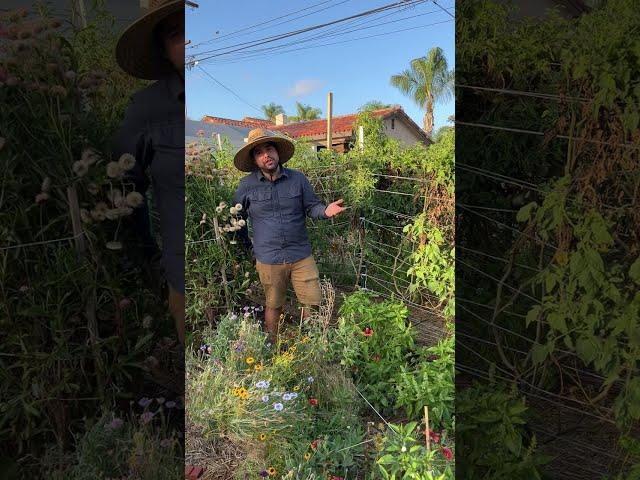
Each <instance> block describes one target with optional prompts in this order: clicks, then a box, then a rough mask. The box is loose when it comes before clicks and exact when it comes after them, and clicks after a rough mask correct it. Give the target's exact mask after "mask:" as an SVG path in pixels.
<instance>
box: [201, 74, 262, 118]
mask: <svg viewBox="0 0 640 480" xmlns="http://www.w3.org/2000/svg"><path fill="white" fill-rule="evenodd" d="M198 68H199V69H200V70H201V71H202V73H204V74H205V75H206V76H207V77H209V78H210V79H211V80H213V81H214V82H216V83H217V84H218V85H220V86H221V87H222V88H224V89H225V90H227V91H228V92H230V93H231V94H232V95H233V96H234V97H236V98H237V99H238V100H240V101H241V102H242V103H244V104H246V105H248V106H250V107H251V108H253V109H255V110H256V111H258V112H260V113H262V110H261V109H260V108H258V107H256V106H255V105H253V104H252V103H249V102H247V101H246V100H245V99H244V98H242V97H241V96H240V95H238V94H237V93H236V92H234V91H233V90H231V89H230V88H229V87H227V86H226V85H224V84H223V83H222V82H220V81H218V80H217V79H215V78H214V77H213V75H211V74H210V73H209V72H207V71H206V70H205V69H204V68H202V67H201V66H199V65H198Z"/></svg>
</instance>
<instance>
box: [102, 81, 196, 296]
mask: <svg viewBox="0 0 640 480" xmlns="http://www.w3.org/2000/svg"><path fill="white" fill-rule="evenodd" d="M123 153H131V154H132V155H134V156H135V157H136V165H135V166H134V168H133V169H132V170H130V171H129V172H128V176H127V178H126V179H125V180H127V181H130V182H133V183H134V184H135V187H136V190H137V191H139V192H140V193H142V194H144V193H145V192H146V190H147V188H148V187H149V183H151V184H152V185H153V198H154V201H155V204H156V210H157V212H158V216H159V220H160V222H159V223H160V238H161V240H162V266H163V268H164V271H165V276H166V278H167V282H168V283H169V285H171V286H172V287H173V288H174V289H175V290H177V291H179V292H182V293H184V221H185V214H184V81H183V80H182V78H181V76H180V75H179V74H178V73H177V72H175V73H171V74H169V75H167V76H166V77H164V78H162V79H160V80H158V81H157V82H155V83H153V84H151V85H150V86H148V87H146V88H144V89H142V90H140V91H139V92H137V93H135V94H134V95H133V97H132V99H131V102H130V103H129V106H128V107H127V110H126V112H125V117H124V120H123V122H122V124H121V126H120V130H119V132H118V133H117V135H116V138H115V145H114V154H115V155H116V156H115V160H117V159H118V156H119V155H121V154H123ZM149 177H150V178H149ZM149 180H151V182H150V181H149ZM132 220H133V221H134V222H135V223H134V225H135V228H136V230H137V231H138V234H139V235H140V236H141V237H142V239H143V242H144V244H145V247H146V252H147V255H149V253H150V252H153V250H156V251H157V246H156V245H155V240H153V238H152V237H151V234H150V222H149V212H148V207H147V205H146V203H145V204H144V206H143V207H140V208H136V209H134V214H133V218H132Z"/></svg>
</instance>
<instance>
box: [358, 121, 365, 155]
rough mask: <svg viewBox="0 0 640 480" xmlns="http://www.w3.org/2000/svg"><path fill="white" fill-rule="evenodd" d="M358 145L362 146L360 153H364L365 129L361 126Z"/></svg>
mask: <svg viewBox="0 0 640 480" xmlns="http://www.w3.org/2000/svg"><path fill="white" fill-rule="evenodd" d="M358 145H359V146H360V151H361V152H363V151H364V127H363V126H362V125H360V126H359V127H358Z"/></svg>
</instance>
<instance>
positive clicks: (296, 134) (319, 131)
mask: <svg viewBox="0 0 640 480" xmlns="http://www.w3.org/2000/svg"><path fill="white" fill-rule="evenodd" d="M371 114H372V115H373V116H374V117H376V118H380V119H383V120H385V119H387V118H391V117H396V118H400V119H402V120H404V122H405V123H406V124H407V125H408V126H409V128H411V129H412V130H413V131H414V132H415V133H416V135H417V136H418V137H419V138H421V139H422V140H423V141H424V142H425V143H427V142H429V141H430V140H429V137H428V136H427V134H426V133H425V132H424V131H423V130H422V129H421V128H420V127H418V125H416V123H415V122H414V121H413V120H412V119H411V118H410V117H409V116H408V115H407V114H406V113H405V112H404V110H403V109H402V107H398V106H396V107H390V108H383V109H380V110H372V111H371ZM357 118H358V114H357V113H352V114H349V115H341V116H337V117H333V118H332V120H331V132H332V135H334V136H336V137H339V136H351V134H352V132H353V127H354V124H355V123H356V120H357ZM269 128H270V129H271V130H274V131H278V132H282V133H286V134H287V135H289V136H290V137H292V138H302V137H308V138H313V137H323V136H325V135H326V133H327V120H326V119H320V120H310V121H307V122H296V123H290V124H287V125H278V126H271V127H269Z"/></svg>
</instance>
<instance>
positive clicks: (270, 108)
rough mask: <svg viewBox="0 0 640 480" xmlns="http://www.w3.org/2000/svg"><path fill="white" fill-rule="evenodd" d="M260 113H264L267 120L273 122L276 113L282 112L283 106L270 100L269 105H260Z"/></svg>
mask: <svg viewBox="0 0 640 480" xmlns="http://www.w3.org/2000/svg"><path fill="white" fill-rule="evenodd" d="M262 113H264V116H265V118H266V119H267V120H271V121H272V122H275V121H276V115H278V114H280V113H284V108H282V105H277V104H275V103H273V102H271V103H270V104H269V105H262Z"/></svg>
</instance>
